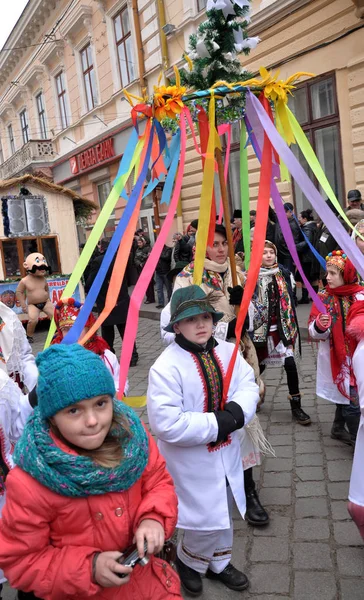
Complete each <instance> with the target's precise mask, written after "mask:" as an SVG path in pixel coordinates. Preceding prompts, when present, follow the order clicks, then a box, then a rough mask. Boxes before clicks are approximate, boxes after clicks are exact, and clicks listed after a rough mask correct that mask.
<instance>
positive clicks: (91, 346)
mask: <svg viewBox="0 0 364 600" xmlns="http://www.w3.org/2000/svg"><path fill="white" fill-rule="evenodd" d="M82 306H83V305H82V304H81V302H78V300H75V299H74V298H62V299H61V300H59V302H58V303H57V304H56V306H55V308H54V321H55V324H56V327H57V330H56V333H55V334H54V337H53V340H52V341H51V345H54V344H60V343H61V341H62V340H63V337H64V335H63V333H62V331H61V327H64V326H66V325H70V326H72V325H73V323H74V322H75V320H76V319H77V317H78V315H79V313H80V310H81V308H82ZM94 323H96V319H95V317H94V316H93V314H92V313H90V316H89V318H88V319H87V321H86V325H85V327H87V328H88V329H90V327H92V325H93V324H94ZM85 348H86V349H87V350H90V351H91V352H94V353H95V354H99V355H103V354H104V352H105V350H110V347H109V345H108V344H107V342H105V340H104V339H103V338H102V337H100V336H99V335H93V336H92V337H91V338H90V339H89V340H88V341H87V342H86V344H85Z"/></svg>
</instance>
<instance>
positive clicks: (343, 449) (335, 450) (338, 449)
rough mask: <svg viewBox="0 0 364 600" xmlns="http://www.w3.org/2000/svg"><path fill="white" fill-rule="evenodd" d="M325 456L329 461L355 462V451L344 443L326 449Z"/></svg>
mask: <svg viewBox="0 0 364 600" xmlns="http://www.w3.org/2000/svg"><path fill="white" fill-rule="evenodd" d="M325 456H326V458H327V460H343V459H346V460H350V461H351V462H352V461H353V449H352V448H351V447H350V446H345V444H343V443H342V442H341V443H340V446H328V447H325Z"/></svg>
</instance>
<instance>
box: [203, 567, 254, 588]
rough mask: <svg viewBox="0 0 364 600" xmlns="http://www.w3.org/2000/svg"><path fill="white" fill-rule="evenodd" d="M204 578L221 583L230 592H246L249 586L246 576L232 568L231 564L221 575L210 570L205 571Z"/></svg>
mask: <svg viewBox="0 0 364 600" xmlns="http://www.w3.org/2000/svg"><path fill="white" fill-rule="evenodd" d="M206 577H208V579H215V580H216V581H221V583H223V584H224V585H226V587H228V588H229V589H230V590H235V591H236V592H240V591H241V590H246V588H247V587H248V586H249V581H248V578H247V576H246V575H244V573H242V572H241V571H238V569H236V568H235V567H233V565H232V564H231V563H229V564H228V565H227V567H225V569H224V570H223V571H221V573H214V572H213V571H211V570H210V569H207V572H206Z"/></svg>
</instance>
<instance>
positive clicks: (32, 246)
mask: <svg viewBox="0 0 364 600" xmlns="http://www.w3.org/2000/svg"><path fill="white" fill-rule="evenodd" d="M21 243H22V246H23V254H24V257H26V256H28V255H29V254H32V253H33V252H38V251H39V250H38V242H37V239H36V238H25V239H22V240H21Z"/></svg>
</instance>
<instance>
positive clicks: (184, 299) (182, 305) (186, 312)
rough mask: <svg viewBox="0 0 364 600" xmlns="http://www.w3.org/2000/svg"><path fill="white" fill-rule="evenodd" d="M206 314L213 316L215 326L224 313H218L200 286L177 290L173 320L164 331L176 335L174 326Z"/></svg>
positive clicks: (173, 300) (172, 303) (172, 301)
mask: <svg viewBox="0 0 364 600" xmlns="http://www.w3.org/2000/svg"><path fill="white" fill-rule="evenodd" d="M205 312H209V313H211V314H212V319H213V322H214V324H215V323H217V322H218V321H220V319H222V317H223V316H224V313H222V312H217V311H216V310H215V309H214V307H213V306H212V305H211V303H210V300H209V296H207V295H206V294H205V292H204V291H203V290H202V289H201V288H200V287H199V286H198V285H189V286H188V287H184V288H179V289H178V290H176V291H175V292H174V294H173V296H172V299H171V320H170V322H169V323H168V325H167V327H165V328H164V331H168V332H169V333H174V329H173V325H174V324H175V323H178V321H182V319H188V317H194V316H196V315H202V314H203V313H205Z"/></svg>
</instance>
